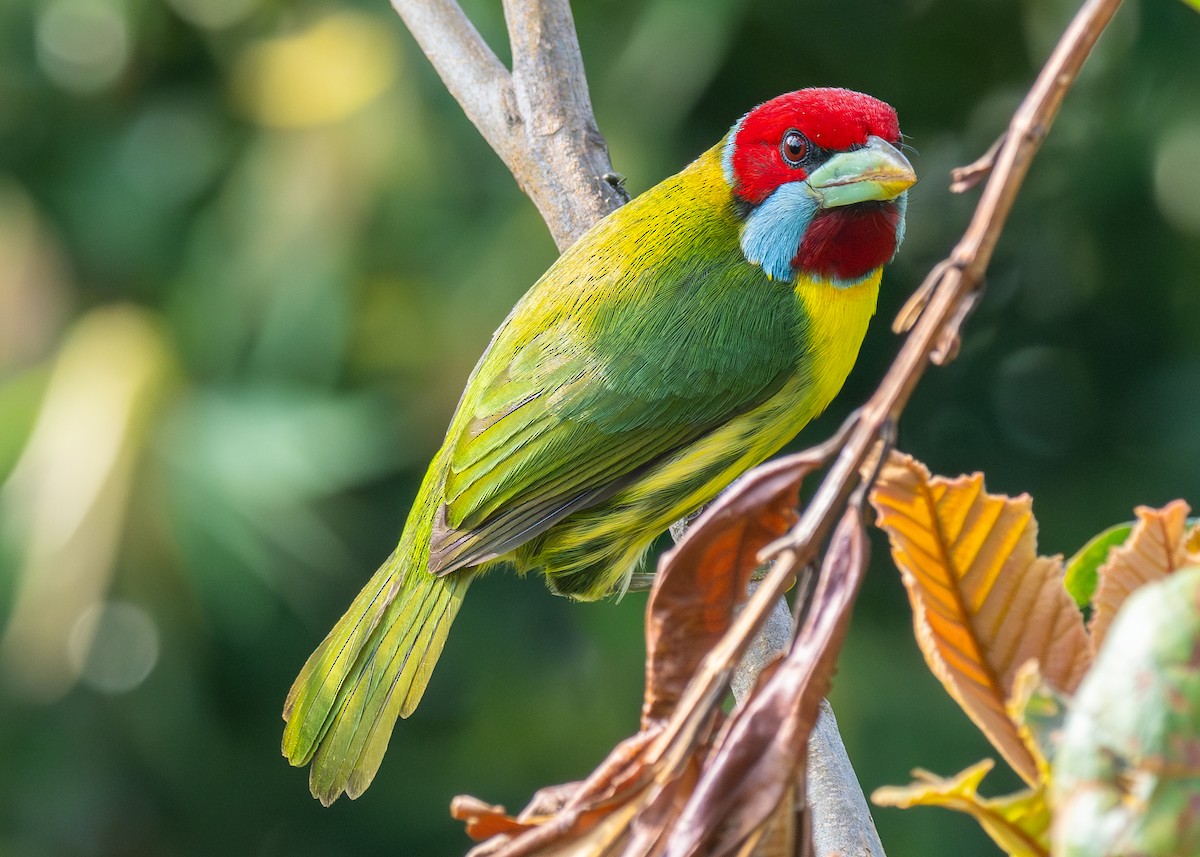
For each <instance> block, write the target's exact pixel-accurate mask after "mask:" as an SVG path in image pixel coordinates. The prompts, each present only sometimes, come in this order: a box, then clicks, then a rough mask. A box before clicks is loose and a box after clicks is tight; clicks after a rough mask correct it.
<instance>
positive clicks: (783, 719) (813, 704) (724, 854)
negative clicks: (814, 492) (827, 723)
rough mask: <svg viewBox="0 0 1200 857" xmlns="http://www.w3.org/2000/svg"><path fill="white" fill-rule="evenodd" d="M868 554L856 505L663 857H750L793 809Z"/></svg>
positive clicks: (715, 752) (735, 717) (719, 742)
mask: <svg viewBox="0 0 1200 857" xmlns="http://www.w3.org/2000/svg"><path fill="white" fill-rule="evenodd" d="M866 555H867V542H866V534H865V533H864V532H863V526H862V521H861V518H860V513H859V510H858V509H857V508H855V507H854V506H853V505H852V506H851V508H849V509H848V510H847V511H846V513H845V514H844V515H843V516H842V519H841V521H840V522H839V524H838V526H837V529H836V530H835V531H834V535H833V538H832V540H831V542H830V545H829V549H828V551H827V552H826V554H825V560H824V563H823V564H822V567H821V573H820V576H819V578H818V583H817V589H816V591H815V592H814V593H813V600H812V604H811V607H810V608H809V611H808V613H807V616H806V619H805V622H804V625H803V627H802V628H801V629H800V632H799V634H797V636H796V640H795V643H794V644H793V646H792V649H791V651H790V652H789V653H788V655H787V656H786V657H785V658H784V659H783V660H782V661H780V662H779V664H778V666H777V667H776V668H775V669H774V670H773V671H772V672H771V674H770V676H769V677H768V678H767V679H766V680H765V681H764V682H763V683H762V684H760V686H759V687H758V688H757V690H756V691H755V692H754V694H753V695H752V696H751V697H750V699H749V700H747V702H746V704H745V705H743V706H742V707H741V708H739V709H738V710H737V711H736V712H734V714H733V716H732V717H731V718H730V719H729V721H728V723H727V725H726V728H725V729H724V730H723V731H722V734H721V735H720V736H719V737H718V739H717V743H716V746H715V748H714V750H713V752H712V753H711V754H710V755H709V758H708V760H706V762H705V767H704V771H703V773H702V774H701V777H700V781H699V782H698V783H697V785H696V788H695V790H694V791H693V792H692V794H691V796H690V798H689V799H688V802H687V805H686V806H685V807H684V809H683V812H682V813H681V814H680V816H679V819H678V822H677V823H676V824H675V825H674V829H673V831H672V832H671V835H670V839H669V842H668V847H667V850H666V855H667V857H698V855H705V857H733V855H739V854H746V853H749V851H750V850H751V849H753V848H754V847H756V846H757V845H758V844H760V842H762V840H763V837H764V835H765V834H766V833H767V832H768V829H769V828H770V827H771V822H772V820H773V819H777V818H778V814H779V812H780V809H781V807H782V806H784V805H785V804H786V805H787V806H788V807H791V806H793V805H794V802H795V793H794V790H795V788H796V786H797V784H798V783H800V784H802V783H803V774H804V765H805V759H806V757H807V749H808V736H809V733H810V732H811V731H812V727H813V724H814V723H815V722H816V719H817V713H818V711H819V709H820V704H821V699H822V698H823V697H824V696H825V693H826V692H827V691H828V690H829V683H830V679H831V677H832V675H833V670H834V665H835V664H836V661H837V654H838V652H839V651H840V649H841V642H842V639H843V637H844V636H845V633H846V628H847V627H848V626H849V623H850V612H851V611H850V608H851V605H853V603H854V598H855V596H856V595H857V593H858V588H859V585H860V584H861V582H862V576H863V570H864V568H865V567H866ZM803 835H807V832H804V834H803Z"/></svg>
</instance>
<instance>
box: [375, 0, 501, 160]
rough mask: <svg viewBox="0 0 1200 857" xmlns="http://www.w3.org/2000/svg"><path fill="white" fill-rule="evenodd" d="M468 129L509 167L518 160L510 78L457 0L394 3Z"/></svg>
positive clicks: (395, 0) (394, 0)
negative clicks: (464, 117) (480, 136)
mask: <svg viewBox="0 0 1200 857" xmlns="http://www.w3.org/2000/svg"><path fill="white" fill-rule="evenodd" d="M392 7H393V8H394V9H395V10H396V12H397V14H399V15H400V18H401V19H402V20H403V21H404V24H405V26H407V27H408V29H409V32H411V33H412V34H413V38H415V39H416V40H417V44H418V45H420V46H421V50H422V51H423V52H424V54H425V56H427V57H429V61H430V62H431V63H432V64H433V68H434V70H435V71H437V73H438V77H440V78H441V79H442V83H444V84H446V89H447V90H449V91H450V94H451V95H453V96H454V100H455V101H457V102H458V103H459V106H461V107H462V109H463V112H464V113H466V114H467V118H468V119H470V120H471V123H472V124H473V125H474V126H475V127H476V128H478V129H479V132H480V133H481V134H483V138H484V139H485V140H487V141H488V144H489V145H490V146H491V147H492V148H493V149H495V150H496V153H497V154H498V155H500V157H501V159H502V160H503V161H504V162H505V163H506V164H507V163H509V160H510V159H511V158H513V157H514V156H515V154H516V152H515V146H514V142H515V140H514V136H513V131H512V129H513V127H514V126H515V125H517V124H518V123H519V122H520V119H519V118H518V117H517V115H516V96H515V95H514V93H513V89H512V76H511V75H509V73H508V69H506V68H505V67H504V64H503V63H502V62H500V59H499V58H498V57H497V56H496V54H495V53H494V52H493V51H492V49H491V48H489V47H488V46H487V43H486V42H484V40H483V37H482V36H480V35H479V31H478V30H476V29H475V25H474V24H472V23H471V21H470V20H469V19H468V18H467V16H466V15H465V14H464V13H463V10H462V9H461V8H460V7H459V5H458V3H456V2H455V0H392Z"/></svg>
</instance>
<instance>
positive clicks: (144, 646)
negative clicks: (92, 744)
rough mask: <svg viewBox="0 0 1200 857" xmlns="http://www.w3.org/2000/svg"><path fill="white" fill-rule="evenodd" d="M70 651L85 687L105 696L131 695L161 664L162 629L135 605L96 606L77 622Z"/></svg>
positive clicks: (72, 633) (118, 602)
mask: <svg viewBox="0 0 1200 857" xmlns="http://www.w3.org/2000/svg"><path fill="white" fill-rule="evenodd" d="M67 649H68V656H69V658H70V662H71V668H72V669H73V670H74V671H75V673H76V674H77V675H78V676H79V678H80V680H81V681H82V682H83V683H84V684H86V685H88V686H89V687H91V688H93V689H95V690H98V691H100V692H101V693H111V694H117V693H128V692H129V691H131V690H133V689H134V688H136V687H137V686H138V685H140V684H141V683H142V682H143V681H145V680H146V677H147V676H148V675H150V671H151V670H153V669H154V665H155V664H156V663H157V662H158V627H157V626H156V625H155V624H154V620H153V619H152V618H150V615H149V614H148V613H147V612H146V611H145V610H143V609H142V608H141V607H138V606H137V605H135V604H130V603H128V602H126V601H109V602H107V603H102V604H93V605H92V606H91V607H89V608H87V609H86V610H84V611H83V613H82V614H81V615H80V617H79V618H78V619H77V620H76V621H75V625H74V627H72V629H71V634H70V637H69V638H68V639H67Z"/></svg>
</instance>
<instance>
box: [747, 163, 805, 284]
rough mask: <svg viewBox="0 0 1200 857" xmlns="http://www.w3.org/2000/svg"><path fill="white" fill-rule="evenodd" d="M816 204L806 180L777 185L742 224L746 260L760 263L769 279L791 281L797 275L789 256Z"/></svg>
mask: <svg viewBox="0 0 1200 857" xmlns="http://www.w3.org/2000/svg"><path fill="white" fill-rule="evenodd" d="M819 207H820V203H819V202H818V201H817V197H816V196H815V195H814V194H813V192H812V191H811V190H810V189H809V187H808V184H807V183H805V182H802V181H798V182H788V183H787V184H785V185H780V186H779V188H778V189H776V190H775V192H774V193H772V194H771V195H770V196H769V197H767V198H766V199H765V200H763V202H762V204H760V205H759V206H758V207H757V208H755V209H754V210H753V211H751V212H750V214H749V215H748V216H747V217H746V223H745V224H744V225H743V226H742V253H743V254H745V256H746V261H748V262H750V263H752V264H754V265H760V266H761V267H762V269H763V271H764V272H765V273H766V274H767V276H768V277H770V278H771V279H774V280H783V281H784V282H788V281H790V280H791V279H792V278H793V277H794V276H795V275H796V272H795V270H794V269H793V268H792V259H794V258H795V257H796V251H797V250H798V249H799V247H800V242H801V241H802V240H804V231H805V230H806V229H808V224H809V223H811V222H812V219H813V217H814V216H815V215H816V213H817V210H818V208H819Z"/></svg>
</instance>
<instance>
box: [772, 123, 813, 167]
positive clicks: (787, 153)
mask: <svg viewBox="0 0 1200 857" xmlns="http://www.w3.org/2000/svg"><path fill="white" fill-rule="evenodd" d="M779 151H780V152H782V153H783V159H784V160H785V161H787V162H788V163H789V164H790V165H792V166H793V167H798V166H800V162H801V161H803V160H804V156H805V155H807V154H808V140H805V139H804V135H803V134H801V133H800V132H799V131H797V130H795V129H792V130H791V131H788V132H787V133H786V134H784V135H783V142H782V143H780V144H779Z"/></svg>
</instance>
